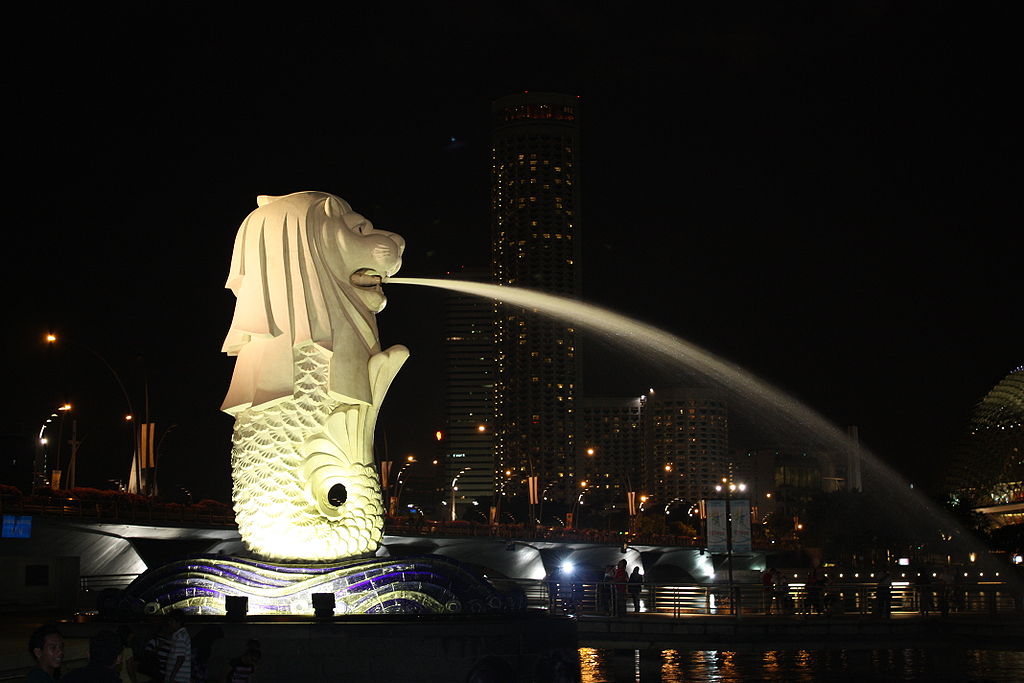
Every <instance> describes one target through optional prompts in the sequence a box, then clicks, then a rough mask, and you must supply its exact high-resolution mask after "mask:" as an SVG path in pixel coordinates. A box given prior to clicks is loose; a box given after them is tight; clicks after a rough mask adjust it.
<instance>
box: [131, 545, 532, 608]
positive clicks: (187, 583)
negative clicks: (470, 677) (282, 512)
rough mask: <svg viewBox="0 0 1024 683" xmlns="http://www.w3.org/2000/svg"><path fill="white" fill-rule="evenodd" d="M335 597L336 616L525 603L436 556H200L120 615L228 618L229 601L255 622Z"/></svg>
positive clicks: (145, 578) (175, 566)
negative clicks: (287, 559)
mask: <svg viewBox="0 0 1024 683" xmlns="http://www.w3.org/2000/svg"><path fill="white" fill-rule="evenodd" d="M317 593H330V594H332V595H333V596H334V600H335V606H334V612H333V613H334V614H337V615H352V614H445V613H448V614H451V613H468V614H479V613H485V612H512V611H521V610H524V609H525V607H526V600H525V596H524V595H523V594H522V593H521V592H518V591H515V592H508V593H505V592H502V591H499V590H498V589H496V588H495V587H494V586H492V585H491V584H490V583H489V582H488V581H487V580H486V579H483V578H481V577H479V576H478V575H476V574H475V573H474V572H473V571H472V570H471V569H470V568H468V567H467V566H466V565H463V564H461V563H459V562H456V561H455V560H451V559H448V558H446V557H441V556H436V555H424V556H418V557H408V558H401V559H396V558H378V557H370V558H362V559H358V558H356V559H347V560H339V561H337V562H331V563H322V564H320V563H317V564H311V563H290V564H284V563H272V562H267V561H263V560H256V559H250V558H241V557H230V556H224V555H198V556H193V557H190V558H188V559H184V560H177V561H175V562H171V563H169V564H166V565H164V566H162V567H159V568H155V569H151V570H149V571H147V572H145V573H144V574H142V575H141V576H139V577H138V578H137V579H136V580H135V581H134V582H132V584H131V585H130V586H128V588H127V589H126V590H125V592H124V595H123V597H122V600H121V609H122V611H124V612H126V613H129V614H142V613H148V614H158V613H165V612H168V611H170V610H172V609H181V610H183V611H184V612H185V613H186V614H192V615H225V614H227V610H226V607H225V598H226V597H228V596H238V597H244V598H247V599H248V605H247V613H248V614H250V615H261V614H263V615H267V614H280V615H285V614H290V615H310V616H312V615H313V614H314V610H313V595H314V594H317Z"/></svg>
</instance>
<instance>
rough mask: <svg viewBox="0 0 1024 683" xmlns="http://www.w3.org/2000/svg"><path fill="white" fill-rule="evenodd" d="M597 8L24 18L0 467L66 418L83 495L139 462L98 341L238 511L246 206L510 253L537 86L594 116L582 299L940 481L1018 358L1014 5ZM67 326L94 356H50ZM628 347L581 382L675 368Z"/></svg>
mask: <svg viewBox="0 0 1024 683" xmlns="http://www.w3.org/2000/svg"><path fill="white" fill-rule="evenodd" d="M138 4H143V3H138ZM590 5H591V9H588V10H585V11H584V10H582V9H579V7H583V4H582V3H581V4H568V3H521V4H516V5H515V6H514V8H515V9H514V13H513V14H511V15H509V16H502V17H497V16H490V15H489V14H486V13H485V12H486V10H485V9H481V7H483V6H482V5H481V6H480V7H477V6H476V4H471V3H465V4H462V3H448V4H445V3H431V4H423V5H420V6H419V8H418V9H410V8H404V7H402V6H400V5H399V6H389V8H388V9H387V10H380V11H377V12H375V11H365V12H357V11H354V10H351V9H348V8H346V9H345V10H339V9H337V8H335V9H329V10H325V9H322V8H310V9H308V10H306V9H305V8H302V7H301V6H300V5H298V4H295V5H292V4H290V5H288V6H287V7H286V8H283V9H279V10H278V11H277V12H275V13H272V14H271V13H260V12H259V11H258V10H255V9H251V10H250V9H236V10H232V12H231V13H230V14H229V13H228V12H227V11H224V10H217V11H215V12H211V11H210V10H207V9H201V10H200V9H195V8H191V7H190V6H183V5H174V6H173V9H172V8H153V7H138V6H135V5H131V6H126V7H125V8H122V9H118V10H105V12H106V14H103V13H102V11H101V13H100V14H97V13H96V12H97V10H95V9H90V10H89V12H90V13H89V14H88V15H86V14H84V13H83V15H82V16H71V15H67V14H61V13H60V11H57V10H54V13H53V14H51V15H50V16H47V17H45V21H43V18H40V21H39V22H37V23H27V24H26V25H25V27H23V28H24V30H23V31H22V32H20V33H19V35H18V36H17V37H16V38H14V39H13V40H12V41H11V42H10V43H9V44H8V45H7V46H6V47H5V50H6V51H8V52H9V54H8V55H7V56H8V64H10V65H12V68H11V69H10V70H9V72H8V74H7V77H6V81H7V83H6V90H7V92H8V93H9V95H10V94H12V93H13V94H14V96H13V97H9V98H8V99H9V105H8V109H9V110H13V113H14V117H15V119H16V121H17V124H16V125H10V126H9V128H8V130H7V133H8V136H7V137H8V139H7V145H6V146H7V151H8V154H7V157H8V168H9V170H11V169H13V170H15V175H16V176H17V179H16V183H15V191H16V194H14V195H13V196H12V193H9V194H8V203H14V204H15V205H16V207H17V208H16V209H15V216H16V217H17V221H16V222H13V223H12V222H8V225H7V234H8V247H9V248H8V249H7V250H6V254H7V262H8V268H7V269H5V271H6V272H5V277H6V279H7V280H8V282H7V286H6V288H5V289H6V291H7V292H8V297H9V300H10V303H9V304H8V316H7V318H8V320H9V321H10V322H11V323H12V325H11V327H12V328H13V329H10V330H8V332H7V334H6V335H5V339H4V344H5V350H4V360H5V366H6V367H5V371H4V376H5V378H6V381H7V387H8V391H7V392H6V399H5V405H6V407H5V409H4V411H3V417H2V421H3V424H2V427H0V435H2V439H3V448H4V454H3V462H4V466H3V468H2V471H4V472H6V473H8V474H7V475H5V476H6V478H8V479H11V478H12V477H13V475H10V474H9V473H10V467H11V459H12V457H11V455H10V454H12V453H13V454H15V455H18V457H23V454H24V453H25V452H28V453H30V452H31V447H32V446H31V442H32V439H33V437H34V433H35V432H36V431H37V430H38V427H39V424H40V423H41V422H42V419H43V418H44V417H45V416H46V415H47V414H48V412H49V411H50V410H51V409H52V407H53V406H55V405H56V404H57V403H58V402H60V401H62V400H65V399H70V400H73V401H74V402H75V404H76V406H78V411H77V416H78V428H79V432H80V434H81V435H82V436H84V440H83V445H82V450H81V458H82V463H81V466H80V467H81V469H80V475H79V481H80V483H81V484H86V485H94V486H99V485H103V484H104V483H105V480H106V479H107V478H110V477H117V476H120V477H124V476H125V475H126V474H127V461H128V455H127V445H126V442H127V435H126V434H124V435H123V436H124V438H123V439H120V440H119V438H120V437H118V434H120V433H123V432H124V428H123V426H121V425H119V424H118V423H117V422H116V420H117V418H118V413H120V412H121V411H122V410H123V405H124V400H123V398H122V397H121V395H120V393H119V390H118V388H117V386H116V384H114V382H113V380H112V378H111V375H110V373H109V372H108V371H107V370H106V368H104V367H103V366H102V364H101V363H100V362H99V361H98V360H96V358H95V357H94V356H92V355H91V354H90V353H89V352H88V351H86V350H84V349H83V347H82V345H83V344H84V345H86V346H88V347H89V348H91V349H93V350H94V351H96V352H98V353H99V354H100V355H102V356H103V357H104V358H106V359H107V360H109V362H110V363H111V365H113V366H114V367H115V368H116V369H117V370H118V373H119V374H120V375H121V377H122V378H123V379H124V380H125V383H126V385H127V386H128V388H129V390H130V391H131V392H132V394H133V402H134V403H135V404H136V408H137V410H140V411H141V408H140V406H141V405H142V404H143V398H142V395H143V394H142V386H143V378H144V377H145V378H146V380H148V386H149V399H150V414H151V416H152V417H153V418H154V419H155V420H156V421H157V422H158V429H159V430H160V432H163V430H165V429H166V428H167V427H168V426H169V425H177V427H176V428H175V429H174V430H173V431H171V432H169V433H168V434H167V436H166V440H165V442H164V445H163V449H162V458H163V459H164V463H165V472H166V473H167V478H168V480H169V481H173V482H181V483H182V484H183V485H186V486H189V487H191V488H192V489H193V490H194V491H195V492H196V493H197V495H199V496H206V495H209V496H218V497H222V498H224V497H226V496H227V491H228V489H229V486H230V482H229V466H228V458H229V438H230V428H231V420H230V418H228V417H227V416H226V415H223V414H220V413H219V412H218V407H219V402H220V399H221V397H222V394H223V392H224V391H225V389H226V386H227V379H228V377H229V375H230V370H231V364H232V361H231V360H229V359H227V358H226V357H224V356H223V355H222V354H220V353H219V348H220V344H221V341H222V338H223V335H224V332H225V331H226V326H227V323H228V322H229V319H230V315H231V310H232V305H233V297H232V296H231V295H230V293H229V292H228V291H227V290H224V289H223V284H224V279H225V276H226V271H227V266H228V262H229V259H230V249H231V244H232V241H233V239H234V235H235V230H236V228H237V226H238V224H239V223H240V222H241V220H242V219H243V218H244V217H245V215H246V214H247V213H248V212H249V211H250V210H252V208H254V207H255V196H256V195H258V194H285V193H288V192H293V191H298V190H311V189H318V190H325V191H329V192H333V193H335V194H338V195H340V196H342V197H344V198H345V199H347V200H348V201H349V202H350V203H351V204H352V205H353V207H354V208H355V209H356V210H357V211H359V212H360V213H363V214H364V215H366V216H367V217H369V218H370V219H371V220H372V221H373V222H374V223H375V225H377V226H378V227H381V228H386V229H391V230H394V231H396V232H398V233H400V234H402V235H403V236H404V237H405V238H406V240H407V242H408V244H409V247H408V251H407V253H406V258H405V266H404V268H403V271H402V274H403V275H406V276H434V275H437V274H439V273H442V272H444V271H446V270H448V269H450V268H453V267H455V266H458V265H460V264H467V265H473V264H479V265H482V264H485V263H486V262H487V260H488V258H489V216H488V139H487V136H488V126H489V106H490V101H491V100H493V99H494V98H496V97H498V96H501V95H504V94H509V93H512V92H516V91H519V90H523V89H529V90H537V91H545V90H546V91H555V92H567V93H572V94H578V95H579V96H580V98H581V103H582V107H583V182H584V207H583V224H584V231H585V232H584V238H583V239H584V259H583V268H584V282H585V284H584V298H585V299H587V300H588V301H591V302H594V303H597V304H601V305H607V306H609V307H611V308H614V309H616V310H618V311H620V312H623V313H626V314H628V315H631V316H633V317H636V318H639V319H641V320H643V321H646V322H650V323H654V324H656V325H658V326H660V327H663V328H665V329H667V330H670V331H672V332H673V333H675V334H678V335H680V336H681V337H684V338H686V339H688V340H691V341H693V342H695V343H698V344H700V345H702V346H704V347H706V348H708V349H709V350H711V351H713V352H715V353H717V354H719V355H720V356H723V357H725V358H726V359H729V360H731V361H734V362H735V363H737V364H739V365H741V366H743V367H745V368H747V369H749V370H751V371H752V372H754V373H755V374H757V375H758V376H760V377H763V378H764V379H767V380H768V381H770V382H772V383H775V384H776V385H778V386H780V387H782V388H784V389H786V390H787V391H790V392H792V393H793V394H794V395H795V396H796V397H797V398H799V399H801V400H803V401H805V402H806V403H807V404H808V405H810V406H812V407H813V408H815V409H817V410H818V411H820V412H821V413H823V414H824V415H825V416H826V417H828V418H830V419H833V420H835V421H836V422H837V423H838V424H840V425H846V424H858V425H859V426H860V430H861V437H862V439H863V440H864V442H865V443H866V444H867V445H868V446H869V447H870V448H872V449H873V450H874V451H875V452H876V453H877V454H879V455H880V456H881V457H882V458H883V459H885V460H887V461H888V462H890V463H892V464H893V465H895V466H896V467H897V468H898V469H901V470H903V471H904V472H908V473H911V474H912V476H913V477H915V478H920V477H924V478H927V476H926V474H922V473H921V472H920V471H919V470H918V468H922V467H924V468H928V467H932V468H934V463H935V462H937V461H938V460H937V458H939V457H942V456H944V455H945V454H946V453H948V450H949V448H950V446H951V440H952V439H954V438H955V437H956V436H957V435H958V433H959V431H960V430H961V429H962V427H963V426H964V424H965V423H966V420H967V418H968V415H969V411H970V409H971V406H972V405H973V404H974V403H975V402H976V401H977V400H979V399H980V398H981V397H982V396H983V395H984V394H985V392H987V391H988V390H989V389H990V388H991V387H992V386H993V385H994V384H995V383H996V382H997V381H999V380H1000V379H1001V378H1002V377H1003V376H1004V375H1006V374H1007V373H1008V372H1010V371H1011V370H1012V369H1013V368H1014V367H1015V366H1017V365H1019V364H1020V363H1022V362H1024V344H1022V343H1021V328H1022V325H1021V305H1020V300H1021V291H1022V281H1024V277H1022V270H1021V267H1020V253H1021V238H1020V233H1019V230H1020V228H1019V225H1020V221H1019V216H1020V211H1019V208H1020V206H1019V205H1020V201H1019V179H1020V169H1019V158H1020V151H1021V145H1020V125H1019V123H1020V112H1019V110H1018V109H1016V108H1015V105H1014V99H1015V98H1014V91H1015V90H1017V89H1018V87H1017V86H1014V85H1013V83H1019V82H1020V80H1021V79H1020V73H1019V55H1018V54H1016V53H1015V52H1014V50H1013V49H1012V48H1011V46H1012V45H1013V41H1012V40H1011V35H1010V25H1011V23H1012V22H1011V21H1010V20H1009V17H1008V16H1007V15H1008V12H1006V11H1005V10H1003V9H1002V5H1000V4H992V5H986V4H984V3H971V4H970V7H969V9H968V6H967V4H966V3H963V4H961V5H956V4H952V3H943V2H928V3H924V2H922V3H905V2H884V1H879V2H851V3H844V4H843V7H842V8H841V9H837V8H835V7H832V8H827V9H821V8H818V6H817V4H815V3H798V4H787V5H786V6H785V8H778V7H776V8H772V9H760V10H755V11H751V10H749V9H738V8H734V9H732V10H726V9H722V8H720V9H718V10H710V9H704V10H699V11H698V10H692V11H690V13H689V14H678V15H673V16H671V17H668V16H663V15H661V14H660V13H661V11H662V10H661V8H662V7H663V5H661V4H658V5H655V4H651V5H643V4H639V5H638V4H636V3H634V4H631V5H630V6H629V7H630V9H629V10H628V12H627V11H626V10H622V9H619V10H615V9H611V7H613V6H614V7H618V5H614V4H612V3H606V4H590ZM241 7H242V6H241V5H239V8H241ZM335 7H336V6H335ZM570 7H572V8H575V9H570ZM594 8H597V9H594ZM645 8H646V9H645ZM812 8H813V9H812ZM452 138H454V139H455V142H454V143H452V142H451V140H452ZM388 294H389V297H390V303H389V306H388V308H387V309H386V310H385V311H384V312H383V313H382V314H381V316H380V317H379V319H378V320H379V323H380V328H381V334H382V342H383V343H384V345H390V344H394V343H403V344H406V345H407V346H409V347H410V348H411V349H412V351H413V354H414V355H413V358H412V359H411V360H410V362H409V364H408V365H407V367H406V369H405V370H403V372H402V374H400V375H399V378H398V380H397V381H396V384H395V386H394V388H393V393H392V394H389V397H388V401H387V402H386V403H385V407H384V415H383V416H382V424H383V425H384V427H385V428H386V430H387V432H388V438H389V447H390V449H392V451H401V452H402V453H405V452H422V449H426V448H430V447H431V443H430V438H431V435H432V432H433V429H434V428H435V426H436V425H437V424H438V423H439V420H440V415H439V409H438V407H437V398H436V397H437V396H438V395H439V387H440V382H441V381H442V378H441V375H440V373H439V371H438V365H439V363H440V356H439V353H440V345H439V343H438V338H439V337H440V335H441V330H440V323H439V317H440V314H441V310H442V309H441V304H442V297H441V295H440V294H439V293H437V292H432V291H428V290H421V289H419V288H411V287H399V286H397V285H396V286H392V287H390V288H389V289H388ZM49 329H53V330H56V331H57V332H59V333H62V334H64V335H66V336H67V337H69V338H71V339H74V340H77V341H78V342H79V345H78V346H75V345H65V346H64V347H62V348H61V349H60V350H58V349H49V350H48V349H46V348H44V347H43V345H42V344H41V342H40V339H41V336H42V334H43V332H45V331H47V330H49ZM605 353H606V350H605V349H604V348H602V347H600V346H596V347H591V355H592V356H593V357H597V358H603V357H604V356H603V355H602V354H605ZM608 358H609V359H610V360H608V361H607V362H608V363H609V364H610V365H611V366H612V372H609V373H607V374H608V375H609V381H608V383H607V384H604V385H602V384H600V383H599V382H598V381H596V380H595V379H594V376H593V375H591V376H590V377H589V379H587V380H585V386H587V387H589V388H591V389H595V390H604V391H611V390H621V391H625V392H628V393H632V392H634V391H637V390H641V389H643V388H646V387H648V386H652V385H653V386H659V380H660V379H663V378H662V377H659V376H658V375H657V372H656V371H653V372H648V370H650V369H647V370H643V369H637V368H636V367H635V364H633V363H632V361H630V360H628V359H626V358H623V357H622V355H621V354H620V355H618V356H617V355H615V354H614V353H609V355H608ZM661 384H664V382H661ZM421 400H422V401H424V402H425V404H426V405H425V406H420V403H419V402H420V401H421ZM26 449H27V450H26ZM392 454H393V455H394V453H392ZM122 470H123V471H122ZM165 486H166V484H165Z"/></svg>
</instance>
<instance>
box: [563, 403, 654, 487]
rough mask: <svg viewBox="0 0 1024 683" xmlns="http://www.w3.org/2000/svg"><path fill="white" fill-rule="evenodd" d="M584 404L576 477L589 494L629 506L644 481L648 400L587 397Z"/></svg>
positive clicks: (582, 406) (582, 407)
mask: <svg viewBox="0 0 1024 683" xmlns="http://www.w3.org/2000/svg"><path fill="white" fill-rule="evenodd" d="M579 405H580V420H579V423H580V430H579V435H580V438H579V449H578V450H579V456H578V458H577V464H576V478H577V479H578V480H579V481H580V482H586V487H585V488H586V489H587V490H588V491H591V492H594V493H599V494H603V495H604V496H605V497H607V498H610V499H613V500H618V501H619V502H620V503H621V504H625V500H626V497H625V494H626V492H627V491H641V489H642V487H643V478H644V460H645V458H644V449H645V441H644V425H643V408H644V397H642V396H641V397H632V398H608V397H605V398H597V397H584V398H581V399H580V401H579Z"/></svg>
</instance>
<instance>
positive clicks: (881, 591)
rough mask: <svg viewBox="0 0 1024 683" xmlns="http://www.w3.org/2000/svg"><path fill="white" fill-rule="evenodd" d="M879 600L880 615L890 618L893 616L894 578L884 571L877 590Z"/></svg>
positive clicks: (879, 578)
mask: <svg viewBox="0 0 1024 683" xmlns="http://www.w3.org/2000/svg"><path fill="white" fill-rule="evenodd" d="M875 593H876V597H877V598H878V615H879V616H881V617H885V618H886V619H888V618H889V615H890V614H892V578H891V577H890V576H889V572H887V571H883V572H882V574H881V576H879V577H878V587H877V588H876V589H875Z"/></svg>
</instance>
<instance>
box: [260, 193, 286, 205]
mask: <svg viewBox="0 0 1024 683" xmlns="http://www.w3.org/2000/svg"><path fill="white" fill-rule="evenodd" d="M278 199H280V197H274V196H272V195H269V194H261V195H259V196H258V197H256V206H266V205H267V204H269V203H271V202H276V201H277V200H278Z"/></svg>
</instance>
